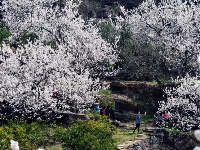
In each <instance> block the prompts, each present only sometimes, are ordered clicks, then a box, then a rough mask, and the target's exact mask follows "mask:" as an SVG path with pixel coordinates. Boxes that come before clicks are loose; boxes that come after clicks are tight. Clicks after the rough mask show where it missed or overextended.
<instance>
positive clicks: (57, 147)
mask: <svg viewBox="0 0 200 150" xmlns="http://www.w3.org/2000/svg"><path fill="white" fill-rule="evenodd" d="M45 150H62V145H55V146H49V147H47V148H46V149H45Z"/></svg>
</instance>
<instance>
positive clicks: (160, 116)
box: [157, 112, 163, 127]
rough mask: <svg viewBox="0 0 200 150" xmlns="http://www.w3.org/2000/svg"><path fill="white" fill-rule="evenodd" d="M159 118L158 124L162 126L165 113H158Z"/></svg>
mask: <svg viewBox="0 0 200 150" xmlns="http://www.w3.org/2000/svg"><path fill="white" fill-rule="evenodd" d="M157 120H158V123H157V126H158V127H162V122H163V114H162V113H161V112H159V113H158V116H157Z"/></svg>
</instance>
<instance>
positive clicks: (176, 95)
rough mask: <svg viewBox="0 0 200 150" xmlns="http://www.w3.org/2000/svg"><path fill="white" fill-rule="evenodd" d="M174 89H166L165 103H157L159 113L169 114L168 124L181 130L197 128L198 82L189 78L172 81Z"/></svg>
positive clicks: (199, 110) (199, 103) (199, 105)
mask: <svg viewBox="0 0 200 150" xmlns="http://www.w3.org/2000/svg"><path fill="white" fill-rule="evenodd" d="M174 83H176V84H177V86H176V87H173V88H166V89H165V93H166V96H167V100H166V101H161V102H160V103H159V109H158V110H159V111H160V112H164V111H167V112H168V113H169V119H170V124H171V126H173V127H176V128H179V129H182V130H187V131H188V130H191V128H192V127H199V121H200V80H199V79H198V77H190V76H189V75H187V76H186V77H185V78H180V79H176V80H174Z"/></svg>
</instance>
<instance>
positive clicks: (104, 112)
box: [103, 107, 107, 115]
mask: <svg viewBox="0 0 200 150" xmlns="http://www.w3.org/2000/svg"><path fill="white" fill-rule="evenodd" d="M106 108H107V107H106ZM106 108H104V109H103V115H106Z"/></svg>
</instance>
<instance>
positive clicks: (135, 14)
mask: <svg viewBox="0 0 200 150" xmlns="http://www.w3.org/2000/svg"><path fill="white" fill-rule="evenodd" d="M199 6H200V5H199V3H196V2H192V1H189V2H188V1H185V2H182V0H170V1H167V0H161V2H160V3H156V2H155V1H154V0H147V1H145V2H143V3H142V4H141V5H140V6H139V7H138V8H135V9H133V10H130V11H126V10H125V9H124V8H122V11H123V14H124V17H122V18H120V19H121V21H122V22H123V21H125V22H127V23H128V24H129V25H130V29H131V31H132V32H133V34H134V36H135V39H138V41H140V42H142V43H144V44H145V43H150V44H152V46H153V47H154V48H155V49H159V50H160V54H162V55H163V56H164V58H165V59H166V64H167V66H168V67H169V69H171V70H178V71H179V72H180V74H182V75H183V76H184V75H185V74H186V72H188V71H190V69H191V66H194V64H193V62H194V61H196V58H197V54H198V53H199V48H200V42H199V36H200V24H199V23H200V18H199V16H200V7H199ZM195 67H196V66H195Z"/></svg>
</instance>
